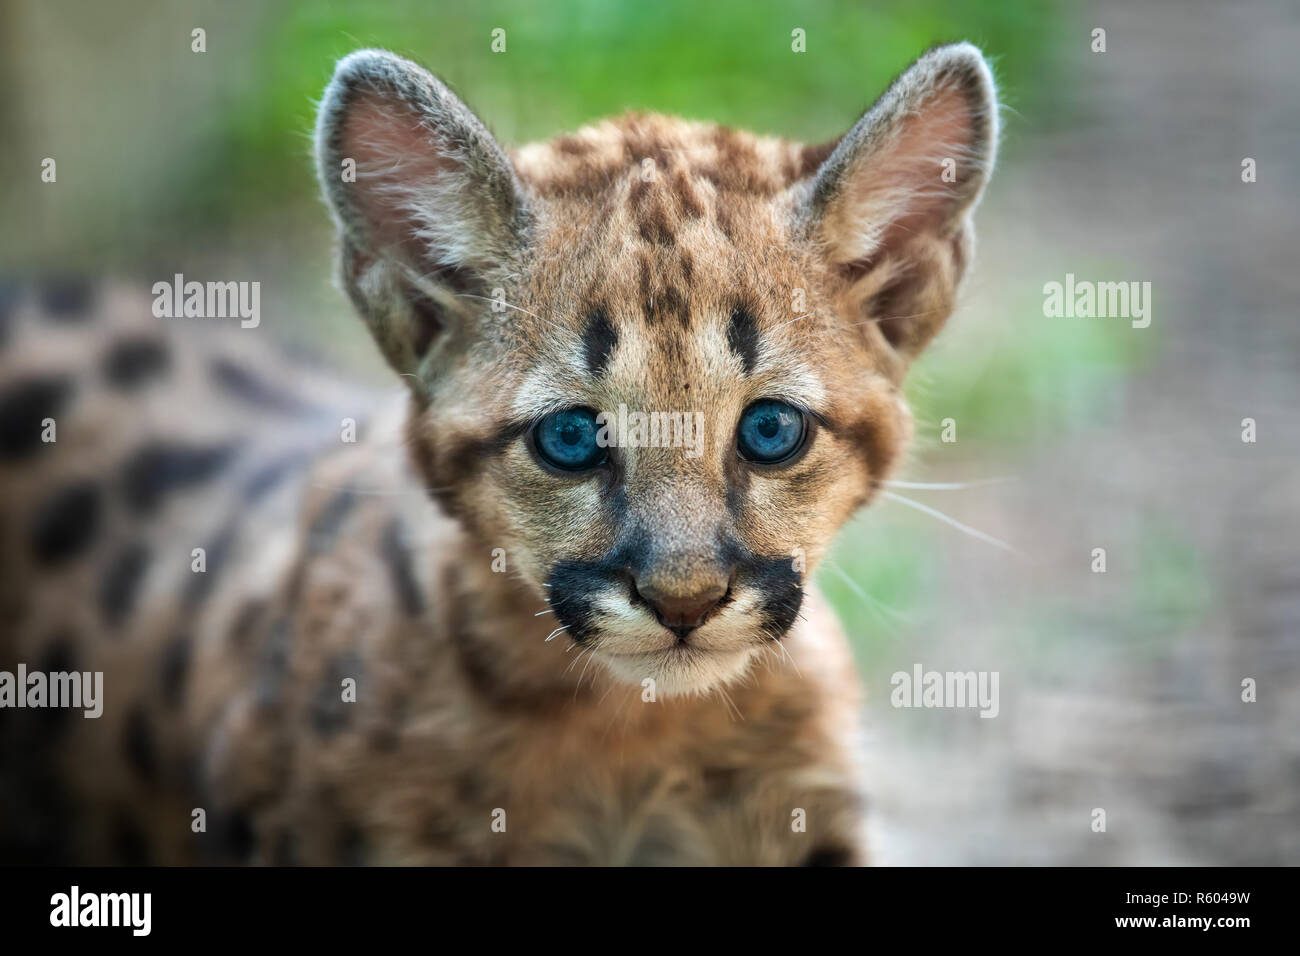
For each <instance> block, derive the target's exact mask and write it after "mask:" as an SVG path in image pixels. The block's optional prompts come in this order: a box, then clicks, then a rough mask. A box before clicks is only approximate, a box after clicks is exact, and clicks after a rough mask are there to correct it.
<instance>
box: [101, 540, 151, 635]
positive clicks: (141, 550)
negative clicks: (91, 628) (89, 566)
mask: <svg viewBox="0 0 1300 956" xmlns="http://www.w3.org/2000/svg"><path fill="white" fill-rule="evenodd" d="M148 569H149V549H148V548H147V547H145V545H144V544H143V543H142V542H140V541H131V542H129V543H127V544H126V545H123V546H122V547H121V548H120V549H118V551H117V553H116V554H115V555H114V556H113V558H112V559H111V560H110V561H109V564H108V568H107V569H106V570H105V572H104V577H103V579H102V580H101V581H100V586H99V610H100V613H101V614H102V615H103V617H104V623H105V624H106V625H107V626H108V627H110V628H115V627H117V626H118V625H119V624H121V623H122V622H123V621H125V620H126V619H127V618H128V617H129V616H130V614H131V612H132V611H133V610H135V603H136V597H137V596H138V594H139V592H140V585H141V583H143V581H144V576H145V572H146V571H147V570H148Z"/></svg>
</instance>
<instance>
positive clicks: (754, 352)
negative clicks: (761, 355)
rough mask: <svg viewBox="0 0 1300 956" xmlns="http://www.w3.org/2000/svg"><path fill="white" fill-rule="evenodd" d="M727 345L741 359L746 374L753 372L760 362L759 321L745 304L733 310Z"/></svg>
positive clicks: (728, 326)
mask: <svg viewBox="0 0 1300 956" xmlns="http://www.w3.org/2000/svg"><path fill="white" fill-rule="evenodd" d="M727 345H729V346H730V347H731V351H732V352H734V353H735V354H736V358H738V359H740V364H741V365H742V366H743V367H744V369H745V374H746V375H749V374H750V373H751V372H753V371H754V366H755V365H757V364H758V322H756V321H755V319H754V316H753V313H751V312H750V311H749V309H747V308H745V307H744V306H737V307H736V308H735V309H732V311H731V319H730V320H729V321H728V322H727Z"/></svg>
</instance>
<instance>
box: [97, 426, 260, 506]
mask: <svg viewBox="0 0 1300 956" xmlns="http://www.w3.org/2000/svg"><path fill="white" fill-rule="evenodd" d="M234 452H235V446H234V444H233V443H231V444H225V445H211V446H207V447H201V446H192V445H180V444H171V443H169V442H164V441H153V442H149V443H148V444H146V445H144V446H142V447H140V448H139V449H137V450H136V452H135V453H134V454H133V455H132V456H131V457H130V458H129V459H128V460H127V462H126V465H125V466H124V467H123V469H122V487H123V493H124V494H125V496H126V503H127V506H128V507H129V508H130V509H131V511H133V512H134V513H135V514H137V515H144V514H149V513H150V512H152V511H154V510H156V509H157V508H158V507H159V505H161V504H162V502H163V499H164V498H166V497H167V495H168V494H170V493H171V492H173V491H176V490H179V489H182V488H186V487H190V486H192V485H197V484H201V483H202V482H204V481H207V480H208V479H209V478H211V477H213V476H214V475H215V474H216V473H217V472H218V471H220V470H221V469H222V468H223V467H224V466H225V464H226V462H227V461H229V460H230V458H231V456H232V455H233V454H234Z"/></svg>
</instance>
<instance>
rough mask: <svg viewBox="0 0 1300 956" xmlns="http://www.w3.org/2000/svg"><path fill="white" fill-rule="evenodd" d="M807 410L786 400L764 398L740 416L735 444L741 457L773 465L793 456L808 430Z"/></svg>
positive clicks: (801, 445)
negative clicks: (805, 415)
mask: <svg viewBox="0 0 1300 956" xmlns="http://www.w3.org/2000/svg"><path fill="white" fill-rule="evenodd" d="M806 426H807V421H806V419H805V418H804V413H803V412H802V411H801V410H800V409H798V408H796V407H795V406H793V405H790V404H788V403H787V402H780V401H777V400H776V399H771V398H765V399H762V400H760V401H757V402H755V403H754V404H753V405H750V406H749V408H747V409H745V411H744V413H743V414H741V416H740V425H739V427H738V428H737V430H736V447H737V450H738V451H739V452H740V456H741V457H742V458H744V459H746V460H747V461H752V462H757V463H759V464H774V463H776V462H780V461H785V460H786V459H788V458H791V457H793V455H794V454H795V452H797V451H798V450H799V449H800V448H801V447H803V443H804V438H805V435H806V433H807V427H806Z"/></svg>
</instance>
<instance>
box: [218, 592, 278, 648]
mask: <svg viewBox="0 0 1300 956" xmlns="http://www.w3.org/2000/svg"><path fill="white" fill-rule="evenodd" d="M267 607H268V605H267V602H266V601H264V600H262V599H259V598H253V599H250V600H248V601H245V602H244V604H243V605H242V606H241V607H240V609H239V613H237V614H236V615H235V619H234V621H232V622H231V625H230V631H229V633H228V636H227V640H228V641H229V642H230V643H232V644H235V645H244V644H247V643H248V639H249V637H250V636H251V635H253V634H254V633H255V632H256V631H257V629H258V625H259V624H260V623H261V620H262V617H263V615H265V614H266V611H267Z"/></svg>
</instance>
